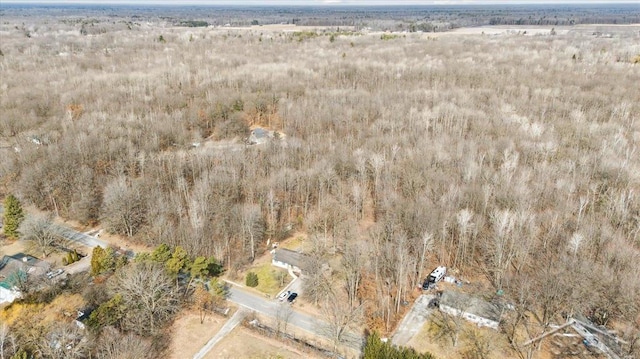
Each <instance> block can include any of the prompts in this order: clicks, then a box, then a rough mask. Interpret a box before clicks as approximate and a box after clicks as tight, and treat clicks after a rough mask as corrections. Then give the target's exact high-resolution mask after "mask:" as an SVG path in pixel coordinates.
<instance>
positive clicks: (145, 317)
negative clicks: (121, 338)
mask: <svg viewBox="0 0 640 359" xmlns="http://www.w3.org/2000/svg"><path fill="white" fill-rule="evenodd" d="M110 290H111V291H112V292H113V293H116V294H120V295H121V296H122V301H123V304H124V306H125V308H126V309H127V310H126V313H125V316H124V319H123V326H124V327H125V328H127V329H128V330H131V331H133V332H135V333H137V334H139V335H149V334H154V333H156V332H157V331H158V330H159V329H161V328H162V326H163V325H164V323H166V321H167V320H168V319H169V318H170V317H171V316H172V315H173V314H174V313H175V312H176V311H177V310H178V308H179V302H178V297H177V293H176V292H175V290H176V288H175V285H174V284H173V281H172V280H171V278H170V277H169V275H167V273H166V271H165V269H164V266H162V265H160V264H155V263H134V264H132V265H131V266H129V267H126V268H123V269H122V270H120V271H118V272H117V273H116V274H115V276H114V278H113V281H112V282H111V283H110Z"/></svg>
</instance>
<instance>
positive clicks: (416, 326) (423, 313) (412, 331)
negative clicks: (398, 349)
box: [391, 294, 436, 345]
mask: <svg viewBox="0 0 640 359" xmlns="http://www.w3.org/2000/svg"><path fill="white" fill-rule="evenodd" d="M435 297H436V296H435V295H433V294H423V295H421V296H419V297H418V299H416V301H415V303H413V307H411V310H410V311H409V313H407V315H405V316H404V318H403V319H402V322H400V324H399V325H398V329H396V332H395V333H394V334H393V337H392V338H391V342H392V343H393V344H395V345H406V344H407V343H408V342H409V340H411V338H413V337H414V336H415V335H416V334H418V332H420V330H421V329H422V326H423V325H424V323H425V322H426V321H427V318H428V317H429V315H430V314H431V309H429V302H430V301H431V299H434V298H435Z"/></svg>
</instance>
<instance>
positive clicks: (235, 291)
mask: <svg viewBox="0 0 640 359" xmlns="http://www.w3.org/2000/svg"><path fill="white" fill-rule="evenodd" d="M0 213H2V206H0ZM53 228H54V230H55V231H56V233H58V234H59V235H61V236H62V237H64V238H65V239H67V240H70V241H73V242H76V243H78V244H81V245H85V246H88V247H91V248H93V247H97V246H101V247H103V248H106V247H107V246H108V243H107V242H104V241H102V240H99V239H98V238H95V237H92V236H89V235H87V234H84V233H82V232H78V231H76V230H74V229H71V228H69V227H66V226H64V225H60V224H54V225H53ZM131 254H132V255H133V252H132V253H131ZM296 282H299V280H298V281H296ZM296 284H297V285H299V284H300V283H296ZM294 289H296V288H294ZM228 300H229V301H231V302H234V303H236V304H239V305H241V306H243V307H245V308H248V309H251V310H254V311H256V312H258V313H261V314H264V315H267V316H269V317H274V318H275V317H276V313H277V308H278V304H279V303H278V302H277V301H275V300H270V299H268V298H266V297H263V296H260V295H256V294H253V293H250V292H247V291H244V290H242V289H241V288H236V287H235V286H231V288H230V291H229V298H228ZM289 323H290V324H292V325H295V326H297V327H299V328H301V329H303V330H306V331H308V332H309V333H313V334H316V335H320V336H324V337H327V336H328V335H327V333H328V332H329V330H328V327H329V324H328V323H327V322H324V321H322V320H319V319H316V318H314V317H312V316H310V315H307V314H303V313H299V312H296V311H293V312H292V313H291V316H290V317H289ZM345 342H346V344H348V345H349V346H350V347H352V348H354V349H358V350H359V349H360V348H361V346H362V343H363V338H362V336H359V335H357V334H354V333H348V334H347V335H345ZM214 344H215V343H214Z"/></svg>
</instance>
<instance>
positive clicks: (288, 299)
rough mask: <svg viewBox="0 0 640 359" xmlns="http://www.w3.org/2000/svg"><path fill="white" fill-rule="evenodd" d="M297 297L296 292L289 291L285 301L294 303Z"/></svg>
mask: <svg viewBox="0 0 640 359" xmlns="http://www.w3.org/2000/svg"><path fill="white" fill-rule="evenodd" d="M297 297H298V293H291V294H290V295H289V298H287V302H289V303H294V302H295V301H296V298H297Z"/></svg>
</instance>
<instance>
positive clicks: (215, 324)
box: [168, 312, 228, 359]
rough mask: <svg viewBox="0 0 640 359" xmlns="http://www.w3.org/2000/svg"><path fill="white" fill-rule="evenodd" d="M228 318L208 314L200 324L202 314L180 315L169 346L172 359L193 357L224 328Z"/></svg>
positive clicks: (174, 326) (174, 324)
mask: <svg viewBox="0 0 640 359" xmlns="http://www.w3.org/2000/svg"><path fill="white" fill-rule="evenodd" d="M227 320H228V318H225V317H221V316H217V315H211V314H209V315H207V316H206V317H205V319H204V323H202V324H200V315H199V314H198V313H193V312H185V313H183V314H182V315H180V317H178V318H177V319H176V320H175V322H174V323H173V326H172V329H171V330H172V333H173V335H172V338H171V346H170V348H169V350H168V351H169V353H171V354H170V356H169V358H171V359H183V358H191V357H193V355H194V354H196V353H197V352H198V351H199V350H200V349H201V348H202V347H203V346H204V345H205V344H207V341H209V339H210V338H211V337H213V336H214V335H215V334H216V333H217V332H218V331H219V330H220V328H222V326H223V325H224V323H225V322H226V321H227Z"/></svg>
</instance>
